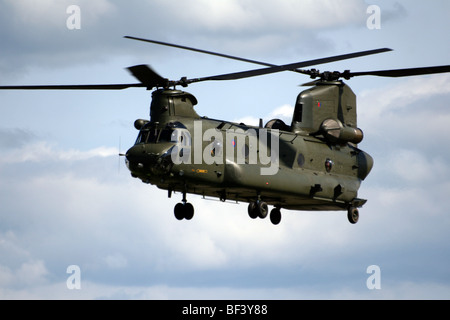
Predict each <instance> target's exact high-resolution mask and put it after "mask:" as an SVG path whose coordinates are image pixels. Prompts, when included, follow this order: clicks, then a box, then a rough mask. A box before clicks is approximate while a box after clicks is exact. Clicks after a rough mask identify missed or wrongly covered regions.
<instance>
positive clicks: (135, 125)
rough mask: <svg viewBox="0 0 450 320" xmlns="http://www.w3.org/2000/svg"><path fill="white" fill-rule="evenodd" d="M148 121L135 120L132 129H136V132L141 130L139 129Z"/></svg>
mask: <svg viewBox="0 0 450 320" xmlns="http://www.w3.org/2000/svg"><path fill="white" fill-rule="evenodd" d="M149 122H150V121H148V120H144V119H137V120H136V121H135V122H134V127H135V128H136V130H141V128H142V127H143V126H145V125H146V124H147V123H149Z"/></svg>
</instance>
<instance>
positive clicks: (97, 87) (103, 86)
mask: <svg viewBox="0 0 450 320" xmlns="http://www.w3.org/2000/svg"><path fill="white" fill-rule="evenodd" d="M135 87H145V85H143V84H142V83H130V84H125V83H124V84H75V85H71V84H69V85H31V86H0V90H122V89H127V88H135Z"/></svg>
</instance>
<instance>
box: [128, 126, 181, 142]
mask: <svg viewBox="0 0 450 320" xmlns="http://www.w3.org/2000/svg"><path fill="white" fill-rule="evenodd" d="M173 131H174V129H167V128H166V129H162V130H161V129H154V128H150V129H149V128H144V129H141V131H140V132H139V135H138V137H137V139H136V142H135V144H139V143H158V142H168V141H171V140H172V134H173Z"/></svg>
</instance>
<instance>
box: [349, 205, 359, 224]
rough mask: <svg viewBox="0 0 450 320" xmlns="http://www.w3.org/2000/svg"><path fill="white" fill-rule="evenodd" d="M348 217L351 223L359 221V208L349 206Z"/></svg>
mask: <svg viewBox="0 0 450 320" xmlns="http://www.w3.org/2000/svg"><path fill="white" fill-rule="evenodd" d="M347 218H348V221H349V222H350V223H351V224H355V223H357V222H358V220H359V211H358V208H355V207H350V208H348V212H347Z"/></svg>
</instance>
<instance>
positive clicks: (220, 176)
mask: <svg viewBox="0 0 450 320" xmlns="http://www.w3.org/2000/svg"><path fill="white" fill-rule="evenodd" d="M124 38H127V39H131V40H137V41H143V42H148V43H153V44H158V45H163V46H169V47H175V48H179V49H184V50H190V51H194V52H199V53H204V54H209V55H215V56H219V57H223V58H227V59H234V60H238V61H243V62H248V63H253V64H258V65H261V66H263V67H262V68H259V69H252V70H247V71H242V72H234V73H228V74H222V75H214V76H208V77H202V78H187V77H182V78H180V80H169V79H167V78H164V77H162V76H161V75H159V74H158V73H157V72H156V71H154V70H153V69H152V68H151V67H149V66H148V65H136V66H132V67H129V68H127V69H128V70H129V71H130V73H131V74H132V75H133V76H134V77H135V78H136V79H137V80H139V82H138V83H130V84H81V85H80V84H77V85H20V86H0V89H1V90H16V89H17V90H121V89H126V88H133V87H139V88H146V89H147V90H154V91H153V92H152V100H151V104H150V117H149V119H137V120H136V121H135V122H134V127H135V129H137V130H138V131H139V133H138V136H137V138H136V141H135V143H134V145H133V146H131V147H130V148H129V149H128V151H127V152H126V153H125V154H119V155H120V156H125V163H126V166H127V167H128V169H129V170H130V173H131V176H132V177H133V178H137V179H139V180H141V181H142V182H143V183H146V184H151V185H155V186H156V187H158V188H160V189H164V190H167V194H168V197H169V198H170V197H172V194H173V193H175V192H179V193H181V194H182V199H181V202H179V203H177V204H176V205H175V207H174V215H175V218H176V219H178V220H183V219H186V220H191V219H192V218H193V216H194V207H193V205H192V204H191V203H189V202H188V201H187V194H197V195H200V196H202V197H203V198H205V199H206V197H208V198H214V199H217V198H218V199H219V200H220V201H222V202H225V201H233V202H234V201H235V202H245V203H248V210H247V211H248V215H249V216H250V218H252V219H256V218H261V219H264V218H266V217H267V216H269V217H270V221H271V222H272V223H273V224H274V225H277V224H279V223H280V221H281V209H286V210H307V211H347V218H348V221H349V222H350V223H352V224H355V223H357V222H358V220H359V208H361V207H362V206H363V205H364V204H365V203H366V202H367V200H366V199H361V198H358V190H359V188H360V186H361V183H362V181H363V180H364V179H365V178H366V177H367V176H368V175H369V173H370V171H371V169H372V167H373V164H374V160H373V158H372V157H371V156H370V155H369V154H368V153H367V152H365V151H363V150H361V149H359V148H358V144H359V143H360V142H361V141H362V140H363V138H364V134H363V131H362V130H361V129H360V128H358V126H357V104H356V95H355V93H354V92H353V91H352V89H351V88H350V87H349V86H348V85H347V84H346V83H344V81H343V80H342V79H345V80H349V79H350V78H352V77H355V76H365V75H371V76H382V77H405V76H415V75H424V74H434V73H444V72H450V65H444V66H432V67H420V68H408V69H391V70H379V71H364V72H350V70H345V71H344V72H339V71H333V72H330V71H324V72H320V71H319V70H317V69H301V68H305V67H310V66H315V65H319V64H324V63H329V62H334V61H340V60H345V59H353V58H357V57H362V56H367V55H373V54H379V53H383V52H388V51H392V49H389V48H380V49H374V50H367V51H360V52H354V53H349V54H343V55H337V56H331V57H326V58H320V59H314V60H309V61H302V62H296V63H290V64H285V65H274V64H270V63H266V62H261V61H256V60H250V59H245V58H241V57H236V56H231V55H226V54H222V53H217V52H212V51H207V50H202V49H197V48H192V47H187V46H182V45H177V44H172V43H167V42H161V41H156V40H150V39H144V38H138V37H131V36H125V37H124ZM284 71H291V72H296V73H300V74H304V75H307V76H309V77H311V78H312V79H316V78H317V80H314V81H312V82H308V83H305V84H304V86H308V87H310V88H308V89H306V90H303V91H302V92H300V93H299V94H298V96H297V98H296V100H295V107H294V112H293V116H292V121H291V123H289V124H286V123H285V122H284V121H283V120H281V119H272V120H269V121H268V122H267V123H266V124H265V125H263V122H262V119H260V123H259V125H258V126H252V125H246V124H244V123H235V122H231V121H227V120H220V119H213V118H209V117H206V116H200V115H198V114H197V112H196V111H195V109H194V106H195V105H196V104H197V103H198V101H197V99H196V97H195V96H194V95H192V94H191V93H188V92H185V91H182V90H178V89H177V87H178V86H181V87H183V88H184V87H187V86H188V85H190V84H193V83H197V82H203V81H226V80H237V79H242V78H249V77H255V76H261V75H266V74H272V73H277V72H284ZM269 205H270V206H273V209H272V210H271V211H270V214H269Z"/></svg>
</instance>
